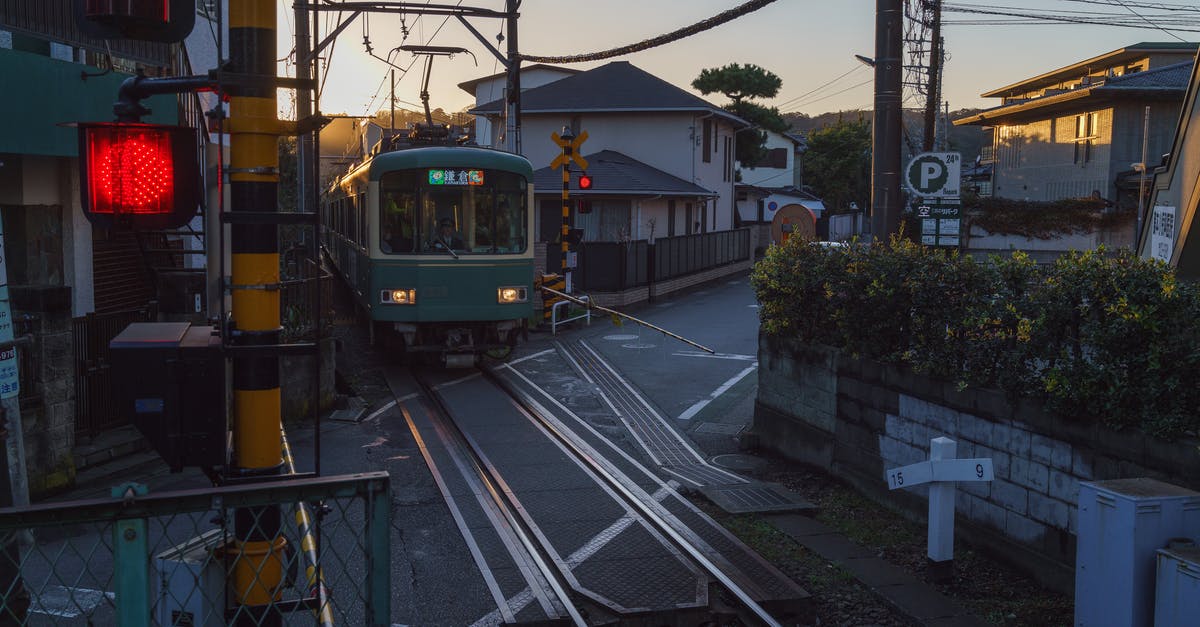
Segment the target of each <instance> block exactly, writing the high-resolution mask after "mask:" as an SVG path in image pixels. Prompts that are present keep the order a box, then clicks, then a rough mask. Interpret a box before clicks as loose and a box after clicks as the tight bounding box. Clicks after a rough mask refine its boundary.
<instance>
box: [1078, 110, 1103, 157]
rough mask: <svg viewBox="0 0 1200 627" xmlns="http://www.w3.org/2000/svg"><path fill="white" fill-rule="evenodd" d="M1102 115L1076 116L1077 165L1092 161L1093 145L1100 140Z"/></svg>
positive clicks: (1086, 114) (1087, 114)
mask: <svg viewBox="0 0 1200 627" xmlns="http://www.w3.org/2000/svg"><path fill="white" fill-rule="evenodd" d="M1099 126H1100V114H1099V113H1085V114H1083V115H1077V116H1075V163H1077V164H1079V165H1084V164H1086V163H1088V162H1090V161H1091V160H1092V143H1093V142H1095V141H1096V139H1098V138H1099V132H1100V129H1099Z"/></svg>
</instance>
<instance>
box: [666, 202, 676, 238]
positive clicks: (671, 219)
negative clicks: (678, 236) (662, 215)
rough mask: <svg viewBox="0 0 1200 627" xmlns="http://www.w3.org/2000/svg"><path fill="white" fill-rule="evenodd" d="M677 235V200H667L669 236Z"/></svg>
mask: <svg viewBox="0 0 1200 627" xmlns="http://www.w3.org/2000/svg"><path fill="white" fill-rule="evenodd" d="M674 236H675V200H674V199H672V200H668V201H667V237H674Z"/></svg>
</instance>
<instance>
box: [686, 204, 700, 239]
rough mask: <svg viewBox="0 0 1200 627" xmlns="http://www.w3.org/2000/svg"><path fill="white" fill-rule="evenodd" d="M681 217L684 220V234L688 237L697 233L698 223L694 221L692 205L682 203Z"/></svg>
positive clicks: (698, 229)
mask: <svg viewBox="0 0 1200 627" xmlns="http://www.w3.org/2000/svg"><path fill="white" fill-rule="evenodd" d="M683 216H684V219H685V220H686V224H685V226H686V227H687V230H686V231H685V232H686V233H687V234H688V235H691V234H692V233H699V232H700V222H699V221H698V220H696V210H695V209H693V208H692V203H690V202H687V203H683Z"/></svg>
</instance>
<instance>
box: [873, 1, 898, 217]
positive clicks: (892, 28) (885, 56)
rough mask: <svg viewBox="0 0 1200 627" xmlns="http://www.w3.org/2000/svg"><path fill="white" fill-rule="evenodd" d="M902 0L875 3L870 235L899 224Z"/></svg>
mask: <svg viewBox="0 0 1200 627" xmlns="http://www.w3.org/2000/svg"><path fill="white" fill-rule="evenodd" d="M903 4H904V3H903V0H876V3H875V12H876V16H875V120H874V124H873V125H872V135H873V140H872V149H871V150H872V156H871V236H872V237H873V238H874V239H877V240H886V239H887V238H888V236H890V235H891V234H892V233H895V232H896V231H897V230H899V227H900V131H901V126H900V125H901V119H900V115H901V109H900V105H901V100H902V97H903V92H902V89H901V78H902V75H901V73H902V72H903V70H904V65H903V63H902V61H901V54H902V51H903V30H904V11H903Z"/></svg>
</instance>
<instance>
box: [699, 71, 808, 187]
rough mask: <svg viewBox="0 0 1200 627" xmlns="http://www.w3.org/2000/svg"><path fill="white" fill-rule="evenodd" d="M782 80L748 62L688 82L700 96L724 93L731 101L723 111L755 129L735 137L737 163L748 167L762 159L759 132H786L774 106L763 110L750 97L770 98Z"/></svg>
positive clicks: (702, 73)
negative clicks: (755, 129)
mask: <svg viewBox="0 0 1200 627" xmlns="http://www.w3.org/2000/svg"><path fill="white" fill-rule="evenodd" d="M782 85H783V79H781V78H779V77H778V76H776V75H775V74H773V73H771V72H769V71H767V70H764V69H763V68H761V67H759V66H757V65H754V64H752V63H748V64H746V65H741V64H739V63H730V64H729V65H726V66H724V67H719V68H706V69H704V70H701V71H700V76H698V77H696V80H694V81H692V87H694V88H696V89H697V90H699V91H700V93H702V94H704V95H706V96H707V95H708V94H711V93H717V92H719V93H721V94H724V95H725V97H726V98H729V99H730V100H731V101H732V102H730V103H729V104H727V105H725V106H724V109H725V110H726V111H728V112H730V113H732V114H734V115H736V116H738V117H740V118H742V119H744V120H746V121H748V122H750V123H751V124H753V125H754V126H755V127H757V128H758V129H760V130H758V131H754V132H750V131H745V132H742V133H739V134H738V136H737V149H736V150H737V160H738V161H739V162H740V163H741V164H742V165H744V166H749V167H752V166H754V164H756V163H758V162H759V161H761V160H762V159H764V158H765V157H766V153H767V151H766V149H765V148H764V144H766V141H767V135H766V133H764V132H763V130H762V129H765V130H769V131H775V132H776V133H783V132H786V131H787V130H788V124H787V121H786V120H784V119H783V115H781V114H780V113H779V109H777V108H775V107H764V106H762V105H760V104H757V103H755V102H751V100H752V99H754V98H773V97H775V95H776V94H778V93H779V88H780V87H781V86H782Z"/></svg>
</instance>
